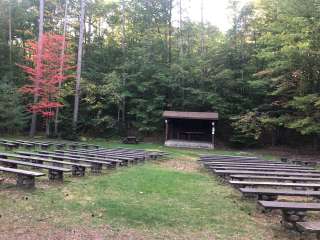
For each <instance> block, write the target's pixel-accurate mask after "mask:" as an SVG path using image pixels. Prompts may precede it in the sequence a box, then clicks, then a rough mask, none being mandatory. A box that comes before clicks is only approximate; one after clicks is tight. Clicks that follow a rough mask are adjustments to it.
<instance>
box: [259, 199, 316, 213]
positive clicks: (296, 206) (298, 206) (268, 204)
mask: <svg viewBox="0 0 320 240" xmlns="http://www.w3.org/2000/svg"><path fill="white" fill-rule="evenodd" d="M258 204H259V205H261V206H262V207H264V208H269V209H281V210H301V211H320V203H310V202H308V203H304V202H281V201H258Z"/></svg>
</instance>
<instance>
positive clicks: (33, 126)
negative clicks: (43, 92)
mask: <svg viewBox="0 0 320 240" xmlns="http://www.w3.org/2000/svg"><path fill="white" fill-rule="evenodd" d="M39 4H40V6H39V15H40V16H39V36H38V46H37V47H38V53H37V54H38V57H37V61H36V72H37V74H38V76H37V77H36V78H37V80H36V82H35V85H36V88H38V87H39V80H40V79H39V78H40V76H39V73H40V69H41V64H42V36H43V15H44V0H40V2H39ZM38 99H39V95H38V93H35V94H34V98H33V103H34V104H36V103H37V102H38ZM36 125H37V113H36V112H33V113H32V118H31V127H30V137H34V135H35V132H36Z"/></svg>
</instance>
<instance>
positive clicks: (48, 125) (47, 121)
mask: <svg viewBox="0 0 320 240" xmlns="http://www.w3.org/2000/svg"><path fill="white" fill-rule="evenodd" d="M46 137H50V120H49V119H48V118H46Z"/></svg>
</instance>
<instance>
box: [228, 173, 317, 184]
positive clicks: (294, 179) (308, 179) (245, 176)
mask: <svg viewBox="0 0 320 240" xmlns="http://www.w3.org/2000/svg"><path fill="white" fill-rule="evenodd" d="M230 178H231V179H242V180H243V179H246V180H279V181H291V182H320V178H312V177H281V176H260V175H248V174H243V175H242V174H238V175H231V176H230Z"/></svg>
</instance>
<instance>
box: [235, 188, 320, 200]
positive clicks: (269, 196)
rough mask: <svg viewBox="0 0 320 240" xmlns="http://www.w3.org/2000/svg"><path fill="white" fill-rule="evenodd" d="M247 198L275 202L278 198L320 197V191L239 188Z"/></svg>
mask: <svg viewBox="0 0 320 240" xmlns="http://www.w3.org/2000/svg"><path fill="white" fill-rule="evenodd" d="M239 191H240V192H241V193H242V194H243V196H245V197H249V198H251V197H256V196H257V197H258V200H265V201H275V200H277V198H278V196H303V197H315V198H319V197H320V191H312V190H293V189H274V188H239Z"/></svg>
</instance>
